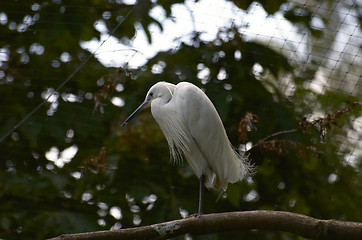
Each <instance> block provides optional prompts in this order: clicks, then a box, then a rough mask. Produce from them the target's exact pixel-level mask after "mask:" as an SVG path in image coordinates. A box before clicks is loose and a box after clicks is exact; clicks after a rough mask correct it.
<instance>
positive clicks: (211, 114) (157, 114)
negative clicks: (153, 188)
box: [122, 82, 252, 214]
mask: <svg viewBox="0 0 362 240" xmlns="http://www.w3.org/2000/svg"><path fill="white" fill-rule="evenodd" d="M150 105H151V112H152V115H153V117H154V118H155V120H156V121H157V123H158V125H159V126H160V128H161V130H162V132H163V134H164V136H165V137H166V139H167V142H168V145H169V148H170V153H171V156H172V157H173V158H174V159H175V160H176V159H178V158H179V157H180V156H184V157H185V158H186V160H187V162H188V163H189V164H190V166H191V168H192V170H193V171H194V172H195V174H196V176H197V177H198V178H199V179H200V189H199V191H200V195H199V211H198V212H199V214H202V200H203V185H205V186H206V187H207V188H215V189H222V190H224V191H225V190H226V188H227V186H228V183H235V182H237V181H240V180H242V179H243V178H245V177H246V176H248V175H250V173H251V171H252V170H251V169H252V166H251V165H250V163H249V161H248V160H247V158H246V157H244V156H242V155H240V154H238V153H237V152H236V151H235V150H234V148H233V146H232V145H231V143H230V141H229V139H228V137H227V135H226V132H225V129H224V126H223V123H222V121H221V119H220V117H219V114H218V113H217V111H216V109H215V107H214V105H213V104H212V102H211V101H210V99H209V98H208V97H207V96H206V94H205V93H204V92H203V91H202V90H201V89H199V88H198V87H196V86H195V85H193V84H191V83H188V82H181V83H178V84H177V85H174V84H171V83H167V82H158V83H156V84H155V85H153V86H152V87H151V88H150V90H149V91H148V93H147V95H146V99H145V101H144V102H143V103H142V104H141V105H140V106H139V107H138V108H137V109H136V110H135V111H134V112H133V113H132V114H131V115H130V116H129V117H128V118H127V119H126V120H125V121H124V123H123V124H122V126H123V125H125V124H126V123H127V122H128V121H129V120H130V119H131V118H132V117H133V116H134V115H136V114H137V113H138V112H139V111H141V110H142V109H143V108H144V107H148V106H150Z"/></svg>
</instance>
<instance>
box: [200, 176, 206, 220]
mask: <svg viewBox="0 0 362 240" xmlns="http://www.w3.org/2000/svg"><path fill="white" fill-rule="evenodd" d="M204 184H205V175H204V174H201V177H200V193H199V215H201V214H202V207H203V204H202V200H203V197H204Z"/></svg>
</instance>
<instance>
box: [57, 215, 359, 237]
mask: <svg viewBox="0 0 362 240" xmlns="http://www.w3.org/2000/svg"><path fill="white" fill-rule="evenodd" d="M251 229H259V230H273V231H284V232H290V233H294V234H297V235H299V236H302V237H305V238H310V239H356V240H357V239H359V240H360V239H362V223H356V222H345V221H337V220H320V219H315V218H312V217H308V216H305V215H301V214H296V213H290V212H281V211H247V212H230V213H215V214H205V215H201V216H195V217H189V218H185V219H181V220H174V221H170V222H165V223H159V224H154V225H150V226H144V227H136V228H128V229H120V230H113V231H99V232H89V233H79V234H64V235H61V236H59V237H56V238H52V239H51V240H93V239H106V240H113V239H114V240H115V239H117V240H120V239H148V240H149V239H166V238H170V237H174V236H178V235H182V234H186V233H190V234H207V233H216V232H225V231H231V230H251Z"/></svg>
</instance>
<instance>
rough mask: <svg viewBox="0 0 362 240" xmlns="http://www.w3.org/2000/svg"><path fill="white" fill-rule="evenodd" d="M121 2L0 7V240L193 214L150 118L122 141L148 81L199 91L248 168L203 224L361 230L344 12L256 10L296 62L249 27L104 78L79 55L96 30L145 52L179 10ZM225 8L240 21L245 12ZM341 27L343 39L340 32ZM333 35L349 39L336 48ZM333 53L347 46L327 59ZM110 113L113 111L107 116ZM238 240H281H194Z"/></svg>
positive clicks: (193, 202) (361, 194)
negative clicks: (252, 220) (296, 218)
mask: <svg viewBox="0 0 362 240" xmlns="http://www.w3.org/2000/svg"><path fill="white" fill-rule="evenodd" d="M126 2H128V1H125V2H124V1H113V0H109V1H105V0H97V1H84V0H80V1H56V0H54V1H38V2H36V1H33V0H26V1H7V2H6V3H5V2H4V3H2V4H1V5H2V7H1V10H0V32H1V36H0V103H1V104H0V112H1V114H0V124H1V127H0V137H1V139H2V140H1V142H0V159H1V161H0V238H3V239H44V238H50V237H55V236H57V235H59V234H62V233H76V232H86V231H95V230H107V229H119V228H127V227H133V226H139V225H149V224H154V223H159V222H163V221H169V220H173V219H179V218H181V217H182V216H185V215H187V214H192V213H195V212H197V199H198V181H197V178H196V177H195V175H194V174H193V173H192V171H191V169H190V168H189V166H188V165H187V163H186V162H183V163H180V164H173V163H172V162H170V156H169V150H168V146H167V142H166V140H165V139H164V137H163V135H162V132H161V130H160V128H159V127H158V126H157V124H156V122H155V121H154V119H153V118H152V115H151V113H150V111H143V112H142V113H141V114H139V116H138V117H137V118H136V119H134V120H132V122H131V123H130V124H128V125H127V126H126V127H123V128H120V124H121V123H122V120H124V119H125V117H126V116H127V115H128V114H130V113H131V112H132V110H134V109H135V108H136V107H137V106H138V105H139V104H140V103H141V102H142V101H143V99H144V97H145V94H146V92H147V90H148V89H149V88H150V86H152V85H153V84H155V83H156V82H158V81H168V82H171V83H178V82H181V81H188V82H191V83H193V84H195V85H197V86H199V87H200V88H201V89H203V90H204V91H205V92H206V94H207V95H208V96H209V98H210V99H211V100H212V102H213V103H214V105H215V107H216V108H217V110H218V112H219V114H220V116H221V119H222V120H223V123H224V126H225V129H226V131H227V133H228V136H229V139H230V141H231V142H232V144H233V145H234V146H235V147H237V148H238V149H239V150H240V151H246V153H245V154H247V155H248V157H249V158H250V159H251V161H252V162H253V163H254V165H255V167H256V174H255V175H254V176H253V177H252V178H248V179H246V180H245V181H243V182H239V183H236V184H230V185H229V188H228V190H227V191H226V192H225V193H224V194H223V196H222V197H221V199H220V200H219V201H218V202H216V199H217V197H218V195H219V192H218V191H211V190H210V191H207V192H206V195H205V203H204V204H205V206H204V211H205V212H207V213H217V212H228V211H237V210H281V211H290V212H295V213H300V214H305V215H308V216H311V217H315V218H322V219H338V220H348V221H359V222H361V221H362V218H361V214H360V213H361V210H362V208H361V204H360V199H361V198H362V176H361V174H362V172H361V167H362V162H361V158H362V157H361V96H362V95H361V93H362V91H361V90H362V89H361V86H362V84H361V79H360V78H361V74H362V72H361V71H362V70H361V69H362V68H361V65H362V64H361V63H362V60H361V59H362V58H361V49H360V46H359V45H358V41H357V43H356V38H357V39H358V36H359V39H360V37H361V16H358V14H360V12H359V11H358V6H357V3H354V4H353V3H352V4H350V3H347V2H338V1H325V2H324V1H323V2H318V1H316V2H312V3H310V5H307V4H302V3H298V2H293V3H287V1H264V3H263V4H262V5H261V4H260V3H257V4H259V5H260V6H262V7H263V8H264V10H265V11H266V12H267V13H268V14H269V15H270V16H272V15H273V14H282V15H283V16H284V18H285V19H286V20H288V22H289V23H290V24H292V25H293V26H295V27H296V28H297V29H298V33H299V34H302V35H303V36H305V38H306V39H307V40H306V47H305V48H302V50H301V48H300V46H299V45H300V44H301V43H294V44H292V45H290V43H288V42H286V41H285V42H284V43H283V44H281V42H280V41H277V40H275V39H272V38H269V39H266V38H261V39H258V38H252V37H246V35H245V34H244V32H243V31H244V30H243V29H245V28H246V29H247V26H238V25H235V24H233V25H231V26H229V27H220V29H219V31H218V34H217V36H216V38H215V39H214V40H212V41H205V40H203V39H202V37H201V35H202V33H199V32H193V33H192V36H191V38H190V39H191V41H190V42H179V46H178V47H177V48H173V49H170V50H167V51H162V52H159V53H157V54H156V55H155V56H154V57H153V58H151V59H149V60H148V62H147V63H146V64H145V65H143V66H140V67H139V68H136V69H130V68H128V66H119V68H111V67H106V66H104V65H102V64H101V63H100V62H99V60H98V59H97V58H95V57H91V58H89V57H90V56H91V54H92V53H91V52H89V51H87V50H85V49H84V48H82V47H81V45H80V42H81V41H90V40H92V39H94V38H96V39H100V38H101V33H100V32H99V31H97V30H96V28H95V27H94V23H95V22H96V21H98V20H103V21H104V22H105V24H106V27H107V31H108V32H109V33H112V35H113V36H115V37H117V38H118V39H119V40H120V41H121V42H123V43H124V44H130V43H131V40H132V39H133V38H134V37H135V36H136V35H137V31H138V30H137V29H139V28H136V26H142V29H143V31H144V32H145V34H146V36H147V39H148V41H149V42H152V40H153V39H152V32H151V31H150V30H149V29H150V28H149V26H151V25H153V24H156V25H158V26H159V27H160V29H161V30H162V27H163V26H162V23H161V22H159V21H158V20H157V19H155V18H153V17H152V15H151V14H150V11H151V10H152V9H153V8H154V7H155V6H158V7H162V9H163V10H164V11H165V13H166V17H167V18H172V9H173V6H175V5H177V4H184V1H149V0H140V1H136V3H132V4H131V3H126ZM231 3H232V4H234V5H235V7H236V8H239V9H240V10H241V11H246V12H247V11H248V9H250V5H251V4H255V3H253V2H252V1H231ZM195 14H196V13H195ZM343 14H344V15H343ZM347 18H351V19H353V21H352V22H353V24H355V25H352V24H351V26H349V25H348V26H347V27H346V28H342V27H341V26H344V25H343V24H344V23H345V22H344V21H345V19H347ZM316 22H318V23H319V25H318V24H316ZM350 22H351V21H350ZM120 23H121V24H120ZM117 25H119V27H118V28H117V31H115V32H112V30H113V29H114V28H115V27H116V26H117ZM316 26H319V27H316ZM320 26H322V27H320ZM344 30H346V31H347V32H348V34H346V36H349V37H344V38H343V36H342V38H341V36H340V35H341V34H343V31H344ZM260 34H261V35H262V34H263V33H262V32H261V33H260ZM295 34H297V33H295ZM356 36H357V37H356ZM336 39H337V40H338V39H345V41H346V43H347V44H346V47H345V48H344V49H343V50H341V51H340V52H338V53H337V54H336V52H335V49H336V45H338V44H340V42H338V41H340V40H338V41H337V40H336ZM346 39H347V40H346ZM115 54H122V53H115ZM85 61H87V62H86V63H85V64H84V62H85ZM82 64H84V65H82ZM80 66H81V67H80ZM74 73H75V74H74ZM73 74H74V75H73ZM67 79H69V81H66V80H67ZM65 81H66V82H65ZM63 83H65V84H64V86H62V84H63ZM59 86H62V87H61V88H59V89H58V87H59ZM115 97H116V99H118V100H119V101H120V102H121V104H114V103H113V101H112V100H114V98H115ZM42 102H43V103H44V104H43V105H41V106H40V105H39V104H41V103H42ZM38 106H40V107H38ZM27 116H28V117H27ZM23 120H24V121H23ZM19 123H21V124H20V125H19V127H17V125H18V124H19ZM14 127H17V128H16V129H14ZM7 133H10V134H9V135H7ZM69 152H73V153H75V155H74V156H69ZM236 236H237V237H239V236H240V238H242V237H249V238H253V239H266V238H268V239H280V238H281V236H289V237H290V238H294V237H293V236H292V235H290V234H287V233H282V232H273V231H243V232H235V231H233V232H228V233H218V234H212V235H209V236H208V239H219V238H220V239H226V238H228V239H234V238H236ZM192 238H193V239H203V237H202V236H192ZM294 239H296V237H295V238H294Z"/></svg>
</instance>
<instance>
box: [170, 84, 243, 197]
mask: <svg viewBox="0 0 362 240" xmlns="http://www.w3.org/2000/svg"><path fill="white" fill-rule="evenodd" d="M172 101H174V104H175V107H176V110H177V112H178V115H179V117H180V122H182V124H183V125H184V128H185V129H187V130H188V132H187V133H186V135H188V138H189V139H188V141H187V142H188V143H189V146H188V147H187V149H188V150H187V151H183V152H184V155H185V157H186V159H187V160H188V162H189V164H190V165H191V167H192V168H193V170H194V171H195V173H196V175H197V176H198V177H200V176H201V174H204V175H205V176H206V186H207V187H214V188H223V189H224V190H226V188H227V185H228V183H229V182H236V181H239V180H241V179H243V177H244V176H245V175H247V174H248V172H249V165H248V163H247V162H246V161H245V160H244V159H243V158H242V157H241V156H240V155H239V154H237V153H236V152H235V151H234V150H233V148H232V146H231V144H230V142H229V139H228V137H227V135H226V132H225V129H224V126H223V124H222V121H221V119H220V117H219V114H218V113H217V111H216V109H215V107H214V105H213V104H212V102H211V101H210V99H209V98H208V97H207V96H206V94H205V93H204V92H203V91H202V90H201V89H199V88H197V87H196V86H195V85H193V84H191V83H187V82H182V83H179V84H177V86H176V90H175V92H174V96H173V98H172Z"/></svg>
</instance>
